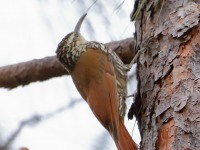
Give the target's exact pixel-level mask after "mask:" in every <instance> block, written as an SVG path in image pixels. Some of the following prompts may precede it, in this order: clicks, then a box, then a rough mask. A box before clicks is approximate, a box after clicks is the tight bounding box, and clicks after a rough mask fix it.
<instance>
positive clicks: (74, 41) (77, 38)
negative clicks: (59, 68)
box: [56, 14, 87, 72]
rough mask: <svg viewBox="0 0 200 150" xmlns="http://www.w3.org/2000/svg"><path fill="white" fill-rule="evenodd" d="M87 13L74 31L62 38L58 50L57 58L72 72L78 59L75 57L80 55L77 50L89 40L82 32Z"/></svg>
mask: <svg viewBox="0 0 200 150" xmlns="http://www.w3.org/2000/svg"><path fill="white" fill-rule="evenodd" d="M86 15H87V14H84V15H83V16H81V18H80V19H79V20H78V23H77V24H76V26H75V29H74V31H73V32H71V33H69V34H68V35H66V36H65V37H64V38H63V39H62V41H61V42H60V43H59V44H58V48H57V50H56V54H57V58H58V59H59V61H60V62H61V63H62V64H63V65H64V66H65V68H66V69H67V70H68V72H71V71H72V70H73V68H74V65H75V61H76V58H75V57H78V55H77V54H78V53H76V51H78V50H79V49H80V48H81V47H82V46H83V45H84V44H85V43H86V42H87V41H86V40H85V39H84V37H83V36H82V35H81V34H80V28H81V24H82V22H83V20H84V18H85V16H86ZM81 45H82V46H81ZM74 52H75V53H74ZM74 54H75V55H74Z"/></svg>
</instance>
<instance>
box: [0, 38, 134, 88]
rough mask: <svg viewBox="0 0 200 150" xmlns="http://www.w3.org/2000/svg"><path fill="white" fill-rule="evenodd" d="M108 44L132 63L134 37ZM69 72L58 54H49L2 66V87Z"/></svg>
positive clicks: (10, 86)
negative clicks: (59, 60)
mask: <svg viewBox="0 0 200 150" xmlns="http://www.w3.org/2000/svg"><path fill="white" fill-rule="evenodd" d="M106 46H108V47H110V48H111V49H112V50H114V51H115V52H116V53H117V54H118V55H119V56H120V58H121V59H122V61H123V62H124V63H130V61H131V60H132V58H133V57H134V55H135V52H134V39H133V38H127V39H124V40H121V41H114V42H110V43H106ZM67 74H68V73H67V71H66V70H65V69H64V68H63V67H62V66H61V64H60V63H59V62H58V60H57V58H56V56H49V57H45V58H42V59H34V60H31V61H27V62H22V63H18V64H13V65H8V66H4V67H0V87H5V88H9V89H13V88H16V87H17V86H20V85H22V86H24V85H28V84H29V83H31V82H36V81H44V80H47V79H50V78H52V77H58V76H62V75H67Z"/></svg>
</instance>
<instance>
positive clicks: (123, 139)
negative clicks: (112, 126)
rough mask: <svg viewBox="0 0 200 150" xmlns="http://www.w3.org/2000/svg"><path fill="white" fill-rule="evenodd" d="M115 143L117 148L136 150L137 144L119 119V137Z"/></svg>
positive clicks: (120, 149)
mask: <svg viewBox="0 0 200 150" xmlns="http://www.w3.org/2000/svg"><path fill="white" fill-rule="evenodd" d="M116 144H117V147H118V150H138V147H137V144H136V143H135V142H134V141H133V139H132V137H131V136H130V134H129V133H128V131H127V129H126V127H125V126H124V123H123V122H122V121H121V120H120V121H119V138H118V141H117V142H116Z"/></svg>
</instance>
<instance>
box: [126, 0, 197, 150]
mask: <svg viewBox="0 0 200 150" xmlns="http://www.w3.org/2000/svg"><path fill="white" fill-rule="evenodd" d="M155 2H156V1H145V4H144V6H143V7H142V9H141V12H140V14H139V16H138V17H137V19H136V34H135V37H136V39H137V43H136V45H137V46H138V47H140V49H142V48H143V47H146V48H147V50H146V51H145V52H144V53H142V54H141V55H140V57H139V59H138V65H137V76H138V94H137V97H136V100H135V103H134V104H133V105H132V107H131V110H130V111H129V117H130V118H131V117H132V115H133V114H135V115H136V118H137V120H138V125H139V130H140V133H141V138H142V140H141V143H140V144H141V149H143V150H147V149H148V150H155V149H159V150H171V149H172V150H186V149H187V150H197V149H200V90H199V89H200V79H199V78H200V71H199V70H200V25H199V21H200V4H199V3H200V1H189V0H185V1H184V0H181V1H180V0H179V1H176V0H169V1H166V0H163V1H162V0H159V1H157V2H158V3H157V4H155ZM156 8H157V9H156ZM144 41H149V42H144ZM145 44H146V45H145Z"/></svg>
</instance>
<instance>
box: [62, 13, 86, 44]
mask: <svg viewBox="0 0 200 150" xmlns="http://www.w3.org/2000/svg"><path fill="white" fill-rule="evenodd" d="M86 15H87V13H86V14H84V15H83V16H81V18H80V19H79V20H78V22H77V24H76V26H75V28H74V31H73V32H71V33H69V34H68V35H66V36H65V37H64V38H63V40H62V41H61V42H60V44H59V46H66V45H67V46H69V47H75V46H77V45H79V44H84V43H85V42H86V40H85V38H84V37H83V36H82V35H81V34H80V28H81V24H82V22H83V20H84V18H85V16H86Z"/></svg>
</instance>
